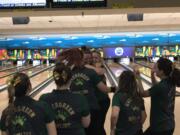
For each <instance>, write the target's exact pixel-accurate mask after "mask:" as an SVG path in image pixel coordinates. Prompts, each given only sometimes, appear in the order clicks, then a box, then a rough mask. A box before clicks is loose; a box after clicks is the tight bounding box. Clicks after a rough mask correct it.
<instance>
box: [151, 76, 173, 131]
mask: <svg viewBox="0 0 180 135" xmlns="http://www.w3.org/2000/svg"><path fill="white" fill-rule="evenodd" d="M149 92H150V96H151V112H150V127H151V128H152V129H153V130H154V131H165V130H171V129H174V127H175V120H174V104H175V86H174V85H173V84H172V83H170V80H169V79H168V78H167V79H163V80H161V81H160V82H159V83H158V84H156V85H154V86H153V87H152V88H150V89H149Z"/></svg>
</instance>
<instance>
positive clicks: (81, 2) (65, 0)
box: [52, 0, 106, 8]
mask: <svg viewBox="0 0 180 135" xmlns="http://www.w3.org/2000/svg"><path fill="white" fill-rule="evenodd" d="M52 6H53V7H60V8H76V7H105V6H106V0H53V5H52Z"/></svg>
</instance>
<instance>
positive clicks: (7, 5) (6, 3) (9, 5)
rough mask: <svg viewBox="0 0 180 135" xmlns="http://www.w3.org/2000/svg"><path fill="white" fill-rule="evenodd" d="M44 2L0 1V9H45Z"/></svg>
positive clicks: (36, 0) (32, 0)
mask: <svg viewBox="0 0 180 135" xmlns="http://www.w3.org/2000/svg"><path fill="white" fill-rule="evenodd" d="M45 6H46V0H0V8H15V7H45Z"/></svg>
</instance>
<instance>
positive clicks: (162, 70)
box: [136, 58, 180, 135]
mask: <svg viewBox="0 0 180 135" xmlns="http://www.w3.org/2000/svg"><path fill="white" fill-rule="evenodd" d="M155 74H156V75H157V76H158V77H159V78H160V79H161V81H160V82H157V81H156V78H155ZM136 76H137V78H138V82H139V84H140V86H141V87H140V92H141V95H142V96H143V97H151V110H150V127H149V128H148V129H147V130H146V131H145V133H144V135H173V132H174V128H175V120H174V106H175V94H176V90H175V89H176V86H178V87H179V86H180V71H179V69H177V68H175V67H174V65H173V63H172V62H171V61H170V60H169V59H167V58H160V59H159V60H158V61H157V63H156V64H155V66H154V68H153V69H152V71H151V80H152V84H153V86H152V87H151V88H150V89H149V90H147V91H144V89H143V86H142V82H141V79H140V74H139V71H138V70H136Z"/></svg>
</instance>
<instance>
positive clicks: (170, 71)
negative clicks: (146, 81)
mask: <svg viewBox="0 0 180 135" xmlns="http://www.w3.org/2000/svg"><path fill="white" fill-rule="evenodd" d="M157 66H158V69H159V70H162V71H163V72H164V74H165V75H166V76H168V77H169V78H170V80H171V82H172V83H173V84H174V85H176V86H177V87H180V70H179V69H177V68H175V65H173V63H172V62H171V61H170V60H169V59H167V58H160V59H159V60H158V61H157Z"/></svg>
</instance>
